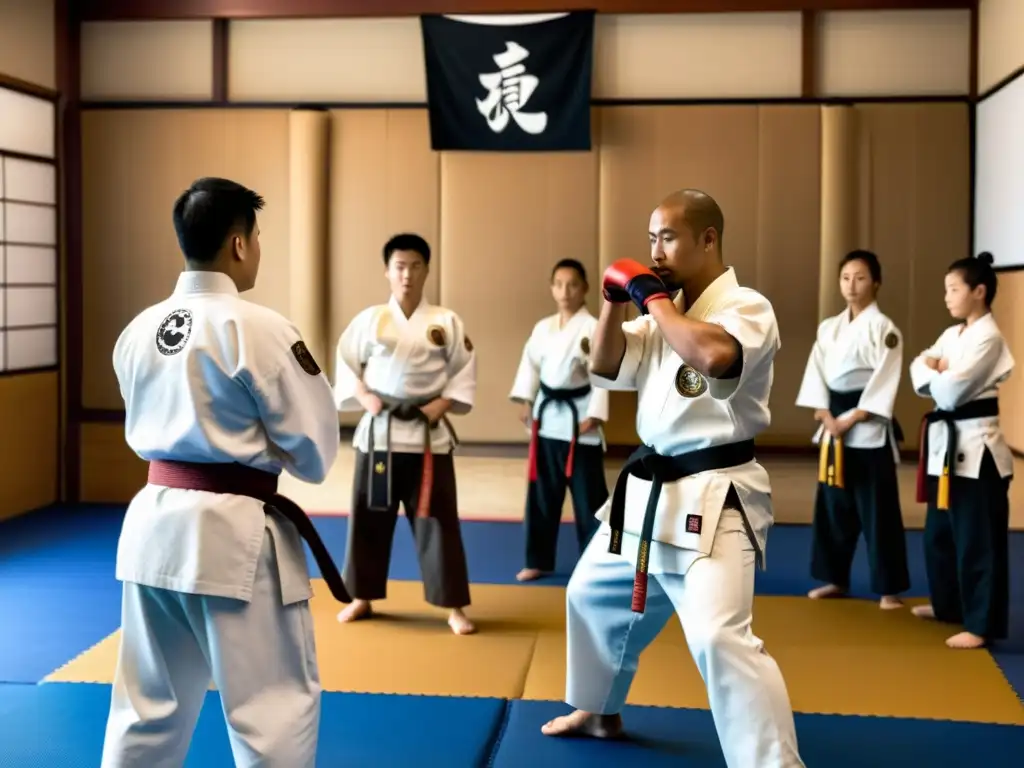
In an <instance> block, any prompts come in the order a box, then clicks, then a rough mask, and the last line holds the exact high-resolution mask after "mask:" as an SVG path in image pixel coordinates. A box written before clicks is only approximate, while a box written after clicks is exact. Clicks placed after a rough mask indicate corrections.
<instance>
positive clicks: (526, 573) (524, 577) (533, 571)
mask: <svg viewBox="0 0 1024 768" xmlns="http://www.w3.org/2000/svg"><path fill="white" fill-rule="evenodd" d="M543 575H544V572H543V571H542V570H541V569H540V568H523V570H521V571H520V572H519V573H517V574H516V581H536V580H537V579H539V578H540V577H541V576H543Z"/></svg>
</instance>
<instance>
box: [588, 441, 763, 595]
mask: <svg viewBox="0 0 1024 768" xmlns="http://www.w3.org/2000/svg"><path fill="white" fill-rule="evenodd" d="M753 460H754V441H753V440H744V441H743V442H740V443H726V444H725V445H716V446H713V447H711V448H701V449H699V450H696V451H691V452H689V453H683V454H679V455H677V456H662V455H661V454H659V453H656V452H655V451H654V449H653V448H650V447H649V446H646V445H643V446H641V447H640V448H638V449H637V450H635V451H634V452H633V454H632V455H631V456H630V457H629V458H628V459H627V460H626V463H625V465H623V467H622V471H621V472H620V473H619V477H618V479H617V480H616V481H615V490H614V492H613V493H612V508H611V514H610V515H609V518H608V524H609V526H610V527H611V529H612V535H611V543H610V544H609V546H608V551H609V552H611V553H612V554H616V555H618V554H620V553H621V552H622V533H623V529H624V527H625V522H626V483H627V482H628V480H629V477H630V476H633V477H636V478H639V479H640V480H649V481H651V492H650V495H649V496H648V497H647V510H646V512H645V513H644V522H643V528H642V529H641V532H640V551H639V553H638V555H637V562H636V579H635V580H634V581H633V610H634V611H635V612H637V613H643V612H644V607H645V606H646V605H647V568H648V564H649V563H648V561H649V560H650V549H651V541H652V539H653V537H654V517H655V513H656V512H657V510H658V499H659V498H660V496H661V487H662V485H664V484H665V483H673V482H676V481H677V480H682V479H683V478H684V477H689V476H690V475H696V474H698V473H699V472H708V471H710V470H715V469H727V468H729V467H737V466H739V465H741V464H746V463H747V462H749V461H753ZM694 517H696V516H694ZM695 525H696V530H693V531H689V528H690V518H689V516H687V520H686V527H687V529H688V532H689V533H697V534H699V533H700V518H699V517H697V520H696V523H695Z"/></svg>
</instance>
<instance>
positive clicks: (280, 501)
mask: <svg viewBox="0 0 1024 768" xmlns="http://www.w3.org/2000/svg"><path fill="white" fill-rule="evenodd" d="M277 481H278V476H277V475H275V474H272V473H270V472H264V471H263V470H260V469H255V468H253V467H247V466H244V465H242V464H201V463H194V462H185V461H151V462H150V463H149V482H150V484H151V485H159V486H163V487H165V488H178V489H181V490H186V491H206V492H208V493H224V494H231V495H234V496H247V497H249V498H251V499H256V500H257V501H262V502H263V503H264V504H266V505H267V506H269V507H273V508H274V509H275V510H277V511H278V512H280V513H281V514H282V515H283V516H284V517H285V518H287V519H288V520H290V521H291V522H292V523H294V525H295V527H296V528H297V529H298V531H299V535H300V536H301V537H302V538H303V539H304V540H305V542H306V543H307V544H308V545H309V549H310V551H311V552H312V553H313V558H314V559H315V560H316V564H317V567H318V568H319V569H320V575H321V577H322V578H323V580H324V581H325V582H327V588H328V589H330V590H331V594H332V595H333V596H334V599H335V600H337V601H338V602H339V603H351V602H352V597H351V595H349V593H348V590H347V589H345V582H344V581H343V580H342V578H341V574H340V573H339V572H338V567H337V566H336V565H335V564H334V560H333V559H332V558H331V553H330V552H328V551H327V547H326V546H325V545H324V542H323V539H321V538H320V534H319V533H318V532H317V530H316V528H315V527H314V525H313V521H312V520H310V519H309V517H308V516H307V515H306V513H305V512H303V511H302V508H301V507H299V505H298V504H296V503H295V502H294V501H292V500H291V499H289V498H288V497H287V496H282V495H281V494H279V493H278V492H277Z"/></svg>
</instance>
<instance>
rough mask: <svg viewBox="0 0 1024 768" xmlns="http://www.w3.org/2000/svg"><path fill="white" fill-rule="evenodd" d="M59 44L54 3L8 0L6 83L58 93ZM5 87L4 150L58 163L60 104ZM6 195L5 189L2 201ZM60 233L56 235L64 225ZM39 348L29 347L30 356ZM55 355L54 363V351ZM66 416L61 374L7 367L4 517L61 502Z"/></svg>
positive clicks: (1, 40)
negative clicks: (62, 415) (56, 129)
mask: <svg viewBox="0 0 1024 768" xmlns="http://www.w3.org/2000/svg"><path fill="white" fill-rule="evenodd" d="M54 41H55V33H54V3H53V0H0V78H11V79H14V80H18V81H21V82H22V83H25V84H28V85H29V86H36V87H39V88H44V89H53V88H54V87H55V85H56V59H55V52H54ZM2 86H3V83H0V150H7V151H9V152H18V153H22V154H24V155H26V156H28V155H34V156H39V157H40V158H42V159H43V160H52V159H53V158H54V157H55V156H56V153H55V143H54V139H55V137H54V121H55V117H54V114H55V113H54V107H53V104H52V103H51V102H49V101H47V100H44V99H40V98H36V97H32V96H27V95H24V94H21V93H16V92H14V91H12V90H9V89H5V88H3V87H2ZM0 162H2V160H0ZM22 167H25V166H24V165H23V166H22ZM34 167H36V168H37V169H38V166H34ZM11 194H13V193H11ZM3 198H4V192H3V189H2V184H0V200H2V199H3ZM3 205H5V203H3V202H0V207H2V206H3ZM52 234H53V236H54V237H56V228H54V231H53V233H52ZM3 240H4V234H3V232H2V231H0V264H3V263H4V259H5V258H11V259H12V260H13V259H14V258H15V257H14V255H13V254H6V253H5V246H4V245H3V244H2V243H3ZM19 250H20V251H21V256H19V258H20V257H23V256H25V255H27V254H28V253H29V250H28V249H24V248H21V249H19ZM33 250H34V249H33ZM55 261H56V260H55V258H54V256H53V255H52V254H49V253H47V254H46V258H45V264H44V263H43V261H41V262H40V263H39V264H35V265H33V266H34V267H40V268H42V269H44V270H56V263H55ZM50 279H51V280H52V277H51V278H50ZM0 292H2V293H3V295H2V296H0V306H2V304H3V300H4V299H5V298H6V289H0ZM12 320H14V321H15V322H16V320H15V319H14V318H5V324H7V325H11V324H13V323H12ZM5 342H6V331H4V330H2V329H0V348H2V347H3V345H4V343H5ZM37 351H38V350H31V349H30V350H26V352H27V353H29V354H30V355H31V354H34V353H35V352H37ZM48 357H49V358H50V360H51V361H52V352H51V353H50V354H49V355H48ZM14 362H15V363H16V362H17V361H14ZM0 363H2V358H0ZM0 367H2V365H0ZM15 367H21V366H20V365H16V366H15ZM59 413H60V390H59V381H58V374H57V373H56V372H54V371H52V370H51V371H46V372H38V373H21V372H19V371H17V370H6V371H4V370H0V424H3V439H2V440H0V466H3V478H4V479H3V481H2V482H0V519H4V518H7V517H12V516H14V515H18V514H21V513H23V512H26V511H29V510H32V509H35V508H38V507H42V506H45V505H47V504H50V503H52V502H53V501H55V500H56V499H57V493H58V480H59V478H58V456H59V451H60V445H61V443H60V439H59V438H60V425H59V424H58V416H59Z"/></svg>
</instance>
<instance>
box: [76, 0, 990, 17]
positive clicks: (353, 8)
mask: <svg viewBox="0 0 1024 768" xmlns="http://www.w3.org/2000/svg"><path fill="white" fill-rule="evenodd" d="M975 4H976V0H79V2H78V3H77V6H78V8H77V10H78V15H79V18H80V19H81V20H83V21H101V20H102V21H114V20H138V21H141V20H147V19H148V20H157V19H215V18H220V19H270V18H317V17H320V18H327V17H345V16H348V17H352V16H417V15H420V14H428V13H536V12H552V11H570V10H596V11H597V12H599V13H751V12H773V11H858V10H861V11H881V10H924V9H955V8H972V7H973V6H974V5H975Z"/></svg>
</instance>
